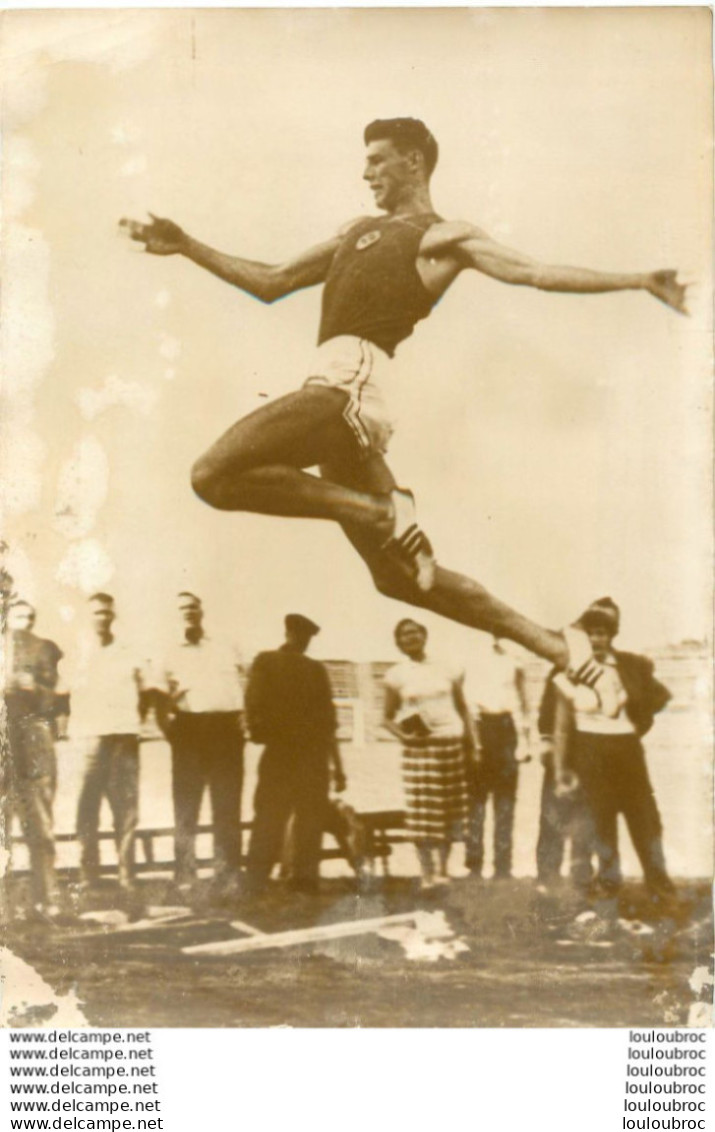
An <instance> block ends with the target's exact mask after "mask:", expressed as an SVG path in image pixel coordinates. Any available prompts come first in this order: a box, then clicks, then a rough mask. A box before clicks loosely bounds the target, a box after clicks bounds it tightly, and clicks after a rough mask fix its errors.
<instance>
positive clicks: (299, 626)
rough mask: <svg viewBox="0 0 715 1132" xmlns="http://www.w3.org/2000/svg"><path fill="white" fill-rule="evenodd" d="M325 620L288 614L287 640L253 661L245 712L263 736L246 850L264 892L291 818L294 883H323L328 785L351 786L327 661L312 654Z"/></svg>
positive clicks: (251, 881)
mask: <svg viewBox="0 0 715 1132" xmlns="http://www.w3.org/2000/svg"><path fill="white" fill-rule="evenodd" d="M318 632H319V627H318V626H317V625H316V624H315V622H313V621H311V620H310V618H309V617H304V616H303V615H302V614H301V613H289V614H288V615H287V617H286V618H285V643H284V644H283V645H282V646H281V647H280V648H279V649H276V650H274V651H271V652H262V653H259V655H258V656H257V657H256V659H255V660H254V662H253V665H252V667H251V671H250V674H249V678H248V686H247V688H246V718H247V722H248V728H249V732H250V735H251V738H252V739H253V741H254V742H256V743H264V744H265V748H264V751H263V754H262V756H261V762H260V765H259V769H258V786H257V788H256V796H255V801H254V818H253V831H252V833H251V843H250V846H249V850H248V887H249V891H253V892H254V893H258V892H260V891H261V890H262V889H264V888H265V886H266V883H267V881H268V879H269V878H270V875H271V871H272V869H273V866H274V865H275V864H276V863H277V862H278V861H279V860H280V859H281V856H282V852H283V844H284V839H285V834H286V830H287V827H288V823H289V821H291V819H292V833H293V863H292V874H291V876H290V878H289V883H290V885H291V887H292V888H295V889H297V890H299V891H305V892H310V891H315V890H316V889H317V887H318V875H319V868H320V848H321V841H322V835H323V825H324V820H325V811H326V807H327V801H328V793H329V789H330V778H331V769H332V775H333V785H334V786H335V789H336V790H342V789H344V787H345V778H344V775H343V771H342V765H341V762H340V754H339V752H338V746H337V739H336V730H337V720H336V715H335V707H334V705H333V697H332V689H331V687H330V679H329V677H328V672H327V669H326V668H325V666H324V665H323V664H320V662H319V661H317V660H312V659H311V658H310V657H308V656H306V655H305V653H306V650H307V648H308V645H309V644H310V641H311V640H312V638H313V637H314V636H315V634H316V633H318Z"/></svg>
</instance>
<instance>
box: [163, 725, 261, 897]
mask: <svg viewBox="0 0 715 1132" xmlns="http://www.w3.org/2000/svg"><path fill="white" fill-rule="evenodd" d="M170 743H171V769H172V793H173V798H174V823H175V832H174V856H175V862H176V863H175V874H176V879H177V881H178V882H179V883H180V884H183V883H188V882H190V881H192V880H193V879H194V877H195V875H196V830H197V827H198V822H199V811H200V809H201V800H202V798H203V793H204V790H205V789H206V787H208V790H209V794H210V796H211V811H212V820H213V843H214V867H215V872H216V875H217V876H219V875H223V874H226V873H235V872H238V871H239V870H240V868H241V792H242V790H243V746H244V739H243V732H242V730H241V724H240V717H239V714H238V712H232V711H230V712H229V711H221V712H195V713H192V712H181V713H180V714H179V715H178V716H177V717H176V719H175V721H174V723H173V725H172V727H171V732H170Z"/></svg>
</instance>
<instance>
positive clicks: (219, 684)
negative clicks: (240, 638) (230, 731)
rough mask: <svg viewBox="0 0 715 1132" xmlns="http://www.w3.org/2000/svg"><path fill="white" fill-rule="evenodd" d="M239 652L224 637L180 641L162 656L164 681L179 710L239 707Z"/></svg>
mask: <svg viewBox="0 0 715 1132" xmlns="http://www.w3.org/2000/svg"><path fill="white" fill-rule="evenodd" d="M240 667H241V656H240V653H239V652H238V650H237V649H236V648H235V647H234V646H233V645H232V644H229V643H228V642H227V641H221V640H217V639H214V638H213V637H208V636H203V637H201V638H200V639H199V641H198V642H197V643H196V644H192V643H191V642H190V641H186V640H184V641H182V642H181V644H180V645H177V646H176V647H175V648H173V649H172V650H171V651H170V652H169V654H168V656H167V657H166V673H165V676H166V683H167V685H168V688H169V691H170V692H171V694H172V696H173V697H174V699H175V702H176V705H177V707H178V708H179V709H180V711H189V712H210V711H242V710H243V689H242V687H241V682H240V679H239V668H240Z"/></svg>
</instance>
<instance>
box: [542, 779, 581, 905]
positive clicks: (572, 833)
mask: <svg viewBox="0 0 715 1132" xmlns="http://www.w3.org/2000/svg"><path fill="white" fill-rule="evenodd" d="M567 842H570V845H571V868H570V873H571V880H572V881H573V882H574V884H577V885H579V886H582V887H586V886H587V885H589V884H590V883H591V881H592V879H593V867H592V865H591V829H590V820H589V817H588V813H587V810H586V807H585V803H584V798H583V792H582V791H579V792H578V794H577V795H576V797H574V798H558V797H557V796H556V787H555V781H554V768H553V766H552V765H551V764H550V763H549V764H548V765H547V766H546V768H545V770H544V779H543V783H542V787H541V810H540V813H539V839H538V841H537V843H536V873H537V876H538V878H539V880H540V881H541V882H542V883H543V884H552V883H553V882H554V881H556V880H558V878H559V877H560V876H561V866H562V865H563V860H564V855H565V850H566V843H567Z"/></svg>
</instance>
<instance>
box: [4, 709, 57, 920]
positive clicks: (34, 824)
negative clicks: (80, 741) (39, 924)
mask: <svg viewBox="0 0 715 1132" xmlns="http://www.w3.org/2000/svg"><path fill="white" fill-rule="evenodd" d="M7 738H8V748H9V749H8V750H7V751H6V752H5V754H4V757H3V764H4V765H3V769H2V776H1V782H0V825H1V826H2V830H1V833H2V845H3V847H4V848H5V849H7V850H8V851H9V850H10V846H11V840H10V838H11V833H12V819H13V815H14V814H17V815H18V817H19V819H20V826H21V828H22V835H23V837H24V838H25V842H26V843H27V849H28V853H29V857H30V872H31V877H32V893H33V900H34V901H35V902H36V903H39V904H52V903H53V902H54V900H55V899H56V881H55V838H54V833H53V823H52V805H53V802H54V798H55V790H56V788H57V760H56V758H55V746H54V742H53V739H52V727H51V724H50V723H49V721H48V720H46V719H39V718H37V717H36V716H27V717H26V718H24V719H14V720H13V719H10V720H8V733H7Z"/></svg>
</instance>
